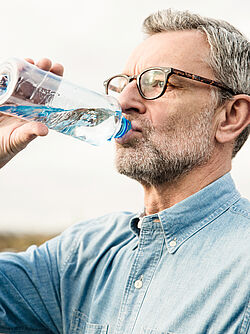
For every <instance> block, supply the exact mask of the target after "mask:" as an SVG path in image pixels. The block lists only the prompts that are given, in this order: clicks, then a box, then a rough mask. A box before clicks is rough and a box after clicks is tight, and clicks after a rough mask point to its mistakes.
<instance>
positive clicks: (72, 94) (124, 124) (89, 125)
mask: <svg viewBox="0 0 250 334" xmlns="http://www.w3.org/2000/svg"><path fill="white" fill-rule="evenodd" d="M0 112H2V113H7V114H12V115H15V116H18V117H21V118H24V119H26V120H33V121H38V122H42V123H44V124H46V125H47V127H48V128H49V129H52V130H56V131H59V132H61V133H64V134H67V135H70V136H73V137H74V138H78V139H81V140H83V141H86V142H88V143H90V144H93V145H100V144H103V143H105V142H107V141H108V140H111V139H112V138H119V137H122V136H123V135H124V134H125V133H126V132H128V131H129V130H130V129H131V123H130V122H129V121H128V120H127V119H126V118H124V117H123V116H122V110H121V106H120V105H119V103H118V101H117V100H116V99H115V98H114V97H111V96H107V95H102V94H99V93H96V92H93V91H91V90H88V89H86V88H82V87H79V86H77V85H74V84H72V83H70V82H67V81H66V80H64V79H63V78H62V77H60V76H58V75H55V74H53V73H51V72H47V71H43V70H41V69H39V68H38V67H36V66H34V65H32V64H30V63H28V62H26V61H24V60H20V59H16V58H11V59H7V60H6V61H4V62H2V63H1V64H0Z"/></svg>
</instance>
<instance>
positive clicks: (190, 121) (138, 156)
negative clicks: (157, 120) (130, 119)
mask: <svg viewBox="0 0 250 334" xmlns="http://www.w3.org/2000/svg"><path fill="white" fill-rule="evenodd" d="M213 114H214V110H209V109H205V110H203V111H202V112H201V113H199V115H195V116H193V117H189V118H186V119H184V120H183V121H180V120H178V119H177V118H176V116H175V117H172V118H170V119H169V120H168V123H167V124H165V125H163V126H162V128H161V129H159V130H155V129H154V128H153V127H152V125H151V124H150V122H149V121H145V120H143V121H142V120H141V122H140V124H141V125H142V128H143V134H142V138H140V139H132V140H131V141H129V142H128V143H126V144H125V145H119V144H116V168H117V170H118V172H119V173H120V174H123V175H126V176H128V177H130V178H132V179H135V180H137V181H138V182H140V183H141V184H143V185H152V186H159V185H162V184H164V183H171V182H173V181H176V180H177V179H178V178H180V177H181V176H183V175H184V174H187V173H189V172H190V171H191V170H192V169H193V168H195V167H199V166H202V165H204V164H205V163H206V162H207V161H208V160H209V158H210V157H211V155H212V151H213V149H214V142H213V136H212V117H213Z"/></svg>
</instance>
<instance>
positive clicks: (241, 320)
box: [0, 174, 250, 334]
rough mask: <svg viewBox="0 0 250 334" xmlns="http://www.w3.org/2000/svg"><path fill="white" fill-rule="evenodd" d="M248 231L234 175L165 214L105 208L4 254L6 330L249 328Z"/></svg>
mask: <svg viewBox="0 0 250 334" xmlns="http://www.w3.org/2000/svg"><path fill="white" fill-rule="evenodd" d="M138 226H139V227H138ZM140 227H141V228H140ZM249 232H250V203H249V202H248V201H247V200H246V199H243V198H241V197H240V194H239V193H238V192H237V190H236V189H235V186H234V183H233V181H232V179H231V176H230V174H226V175H224V176H223V177H221V178H220V179H218V180H216V181H215V182H213V183H212V184H210V185H209V186H207V187H206V188H204V189H202V190H201V191H199V192H198V193H196V194H194V195H192V196H191V197H189V198H187V199H185V200H184V201H182V202H180V203H178V204H176V205H174V206H173V207H171V208H168V209H166V210H164V211H162V212H159V213H158V214H154V215H151V216H145V217H143V218H142V219H139V216H138V215H136V214H132V213H127V212H123V213H114V214H110V215H106V216H104V217H101V218H97V219H94V220H89V221H86V222H84V223H81V224H77V225H74V226H73V227H71V228H69V229H68V230H66V231H65V232H64V233H62V234H61V235H60V236H58V237H56V238H54V239H52V240H50V241H48V242H46V243H45V244H44V245H42V246H40V247H35V246H32V247H30V248H29V249H28V250H27V251H26V252H22V253H18V254H14V253H13V254H12V253H2V254H0V333H30V334H31V333H40V334H43V333H67V334H69V333H72V334H73V333H78V334H83V333H84V334H132V333H133V334H170V333H171V334H201V333H206V334H221V333H226V334H235V333H238V334H243V333H244V334H245V333H250V301H249V292H250V261H249V259H250V233H249Z"/></svg>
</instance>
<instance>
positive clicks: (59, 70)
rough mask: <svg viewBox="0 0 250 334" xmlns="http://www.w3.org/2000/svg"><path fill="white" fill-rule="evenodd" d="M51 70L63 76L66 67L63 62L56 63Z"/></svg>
mask: <svg viewBox="0 0 250 334" xmlns="http://www.w3.org/2000/svg"><path fill="white" fill-rule="evenodd" d="M50 72H52V73H54V74H57V75H60V76H63V72H64V67H63V66H62V65H61V64H54V65H53V66H52V68H51V69H50Z"/></svg>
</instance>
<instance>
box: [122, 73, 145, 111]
mask: <svg viewBox="0 0 250 334" xmlns="http://www.w3.org/2000/svg"><path fill="white" fill-rule="evenodd" d="M145 101H146V100H145V99H143V97H142V96H141V95H140V93H139V91H138V88H137V85H136V81H135V80H133V81H131V82H130V83H129V84H127V86H126V87H125V88H124V89H123V91H122V92H121V94H120V95H119V102H120V104H121V107H122V112H124V113H125V114H131V113H132V112H138V113H140V114H144V113H145V112H146V107H145Z"/></svg>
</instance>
